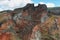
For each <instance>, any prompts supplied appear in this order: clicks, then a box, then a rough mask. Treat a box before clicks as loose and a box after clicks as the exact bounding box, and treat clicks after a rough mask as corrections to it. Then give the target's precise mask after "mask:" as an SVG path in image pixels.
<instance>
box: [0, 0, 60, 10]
mask: <svg viewBox="0 0 60 40" xmlns="http://www.w3.org/2000/svg"><path fill="white" fill-rule="evenodd" d="M27 3H34V4H35V6H37V4H38V3H40V4H46V5H47V7H59V6H60V0H0V11H3V10H13V9H15V8H19V7H24V6H25V5H26V4H27Z"/></svg>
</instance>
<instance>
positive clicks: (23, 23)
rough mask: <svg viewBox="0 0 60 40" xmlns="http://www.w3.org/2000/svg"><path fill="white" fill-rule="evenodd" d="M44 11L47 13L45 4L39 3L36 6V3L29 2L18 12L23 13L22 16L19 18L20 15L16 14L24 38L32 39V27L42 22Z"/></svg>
mask: <svg viewBox="0 0 60 40" xmlns="http://www.w3.org/2000/svg"><path fill="white" fill-rule="evenodd" d="M43 13H47V7H46V5H45V4H39V5H38V6H36V7H34V4H27V5H26V6H25V7H23V8H22V12H20V13H18V14H21V15H20V17H19V18H18V15H16V16H17V20H16V23H17V25H18V27H19V29H20V34H21V37H22V39H23V40H29V39H30V36H31V33H32V29H33V28H34V27H35V25H37V24H39V23H40V22H41V21H40V20H41V15H42V14H43Z"/></svg>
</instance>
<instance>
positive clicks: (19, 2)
mask: <svg viewBox="0 0 60 40" xmlns="http://www.w3.org/2000/svg"><path fill="white" fill-rule="evenodd" d="M27 3H32V1H31V0H2V1H0V10H8V9H11V10H12V9H14V8H18V7H23V6H25V5H26V4H27Z"/></svg>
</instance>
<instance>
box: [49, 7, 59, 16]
mask: <svg viewBox="0 0 60 40" xmlns="http://www.w3.org/2000/svg"><path fill="white" fill-rule="evenodd" d="M48 11H50V12H52V13H53V14H54V15H60V7H52V8H48Z"/></svg>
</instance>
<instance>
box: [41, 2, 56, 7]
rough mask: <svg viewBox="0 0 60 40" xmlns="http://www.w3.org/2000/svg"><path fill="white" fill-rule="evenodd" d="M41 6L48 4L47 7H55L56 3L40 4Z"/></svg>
mask: <svg viewBox="0 0 60 40" xmlns="http://www.w3.org/2000/svg"><path fill="white" fill-rule="evenodd" d="M40 4H46V5H47V7H55V4H54V3H45V2H40Z"/></svg>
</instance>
